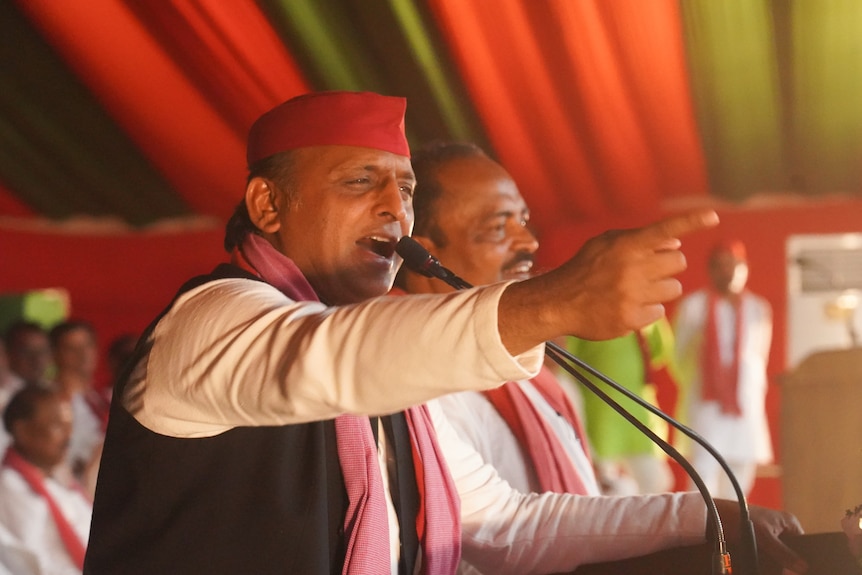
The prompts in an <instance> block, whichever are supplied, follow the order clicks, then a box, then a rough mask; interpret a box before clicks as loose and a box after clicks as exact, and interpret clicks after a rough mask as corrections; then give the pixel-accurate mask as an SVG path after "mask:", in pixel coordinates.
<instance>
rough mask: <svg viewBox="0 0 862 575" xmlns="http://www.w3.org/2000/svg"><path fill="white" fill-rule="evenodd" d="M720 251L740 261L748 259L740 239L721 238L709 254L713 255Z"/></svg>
mask: <svg viewBox="0 0 862 575" xmlns="http://www.w3.org/2000/svg"><path fill="white" fill-rule="evenodd" d="M722 253H727V254H730V255H732V256H733V257H734V259H736V260H739V261H741V262H745V261H748V253H747V252H746V250H745V244H744V243H742V241H741V240H723V241H720V242H718V243H717V244H715V245H714V246H713V248H712V252H711V253H710V256H711V257H714V256H716V255H718V254H722Z"/></svg>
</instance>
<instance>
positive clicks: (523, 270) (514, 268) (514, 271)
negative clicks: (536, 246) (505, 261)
mask: <svg viewBox="0 0 862 575" xmlns="http://www.w3.org/2000/svg"><path fill="white" fill-rule="evenodd" d="M532 269H533V261H532V260H526V259H524V260H520V261H518V262H516V263H514V264H512V265H509V266H506V268H505V269H504V270H503V273H504V274H505V275H507V276H512V277H518V276H528V275H530V270H532Z"/></svg>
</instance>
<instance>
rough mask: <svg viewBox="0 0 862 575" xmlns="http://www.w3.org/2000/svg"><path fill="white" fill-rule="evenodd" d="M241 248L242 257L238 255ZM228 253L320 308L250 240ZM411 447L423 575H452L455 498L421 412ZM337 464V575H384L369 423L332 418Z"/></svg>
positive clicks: (271, 254)
mask: <svg viewBox="0 0 862 575" xmlns="http://www.w3.org/2000/svg"><path fill="white" fill-rule="evenodd" d="M240 249H241V251H240ZM240 249H234V251H233V253H232V254H231V257H232V262H233V263H234V265H237V266H239V267H240V268H242V269H244V270H246V271H248V272H250V273H252V274H254V275H256V276H258V277H260V278H261V279H263V280H264V281H266V282H267V283H268V284H270V285H272V286H273V287H275V288H277V289H278V290H279V291H281V292H282V293H283V294H285V295H286V296H288V297H290V298H291V299H293V300H294V301H319V300H318V297H317V294H316V293H315V292H314V289H313V288H312V287H311V285H310V284H309V283H308V280H306V279H305V277H304V276H303V275H302V272H301V271H300V270H299V268H298V267H296V264H294V263H293V261H292V260H290V259H289V258H287V257H285V256H284V255H282V254H281V253H280V252H278V251H277V250H276V249H275V248H273V247H272V246H271V245H270V243H269V242H267V241H266V240H264V239H263V238H261V237H260V236H257V235H255V234H249V235H247V236H246V237H245V239H244V240H243V243H242V246H241V248H240ZM405 413H406V419H407V425H408V427H409V429H410V437H411V440H412V441H411V443H412V445H413V460H414V464H415V468H416V475H417V477H416V482H417V485H418V488H419V497H420V509H419V513H418V515H417V517H416V530H417V533H418V535H419V540H420V542H421V545H422V571H421V573H422V574H423V575H443V574H450V573H454V572H455V569H456V568H457V565H458V561H459V560H460V558H461V523H460V499H459V498H458V493H457V491H456V489H455V484H454V482H453V481H452V477H451V476H450V475H449V470H448V468H447V467H446V463H445V461H444V459H443V456H442V454H441V452H440V448H439V446H438V445H437V439H436V435H435V433H434V428H433V425H432V423H431V417H430V415H429V414H428V410H427V408H426V407H425V406H424V405H422V406H418V407H411V408H410V409H408V410H407V411H406V412H405ZM335 434H336V442H337V444H338V459H339V462H340V464H341V472H342V474H343V475H344V483H345V486H346V488H347V496H348V500H349V505H348V509H347V514H346V516H345V520H344V532H345V533H346V534H347V537H348V541H347V551H346V554H345V558H344V567H343V569H342V573H343V574H348V573H352V574H359V575H364V574H366V573H389V572H390V570H391V567H390V565H391V561H390V550H389V536H388V533H389V522H388V516H387V510H386V499H385V494H384V491H383V477H382V475H381V472H380V466H379V464H378V459H377V446H376V443H375V441H374V436H373V434H372V432H371V426H370V425H369V422H368V418H367V417H360V416H354V415H341V416H339V417H337V418H336V419H335Z"/></svg>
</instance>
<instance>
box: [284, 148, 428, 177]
mask: <svg viewBox="0 0 862 575" xmlns="http://www.w3.org/2000/svg"><path fill="white" fill-rule="evenodd" d="M293 153H294V154H295V158H296V161H298V162H299V163H300V164H306V165H315V166H318V167H320V168H322V169H323V170H325V171H327V172H339V171H348V170H357V169H359V170H380V169H396V170H398V171H399V174H401V173H403V174H404V175H407V176H409V177H410V178H413V177H414V176H413V168H412V166H411V165H410V158H408V157H407V156H402V155H400V154H394V153H392V152H386V151H383V150H376V149H374V148H364V147H360V146H340V145H332V146H309V147H306V148H299V149H297V150H294V152H293Z"/></svg>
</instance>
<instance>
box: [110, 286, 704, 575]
mask: <svg viewBox="0 0 862 575" xmlns="http://www.w3.org/2000/svg"><path fill="white" fill-rule="evenodd" d="M504 287H505V284H498V285H494V286H489V287H485V288H475V289H472V290H467V291H463V292H457V293H453V294H447V295H418V296H402V297H397V298H393V297H382V298H377V299H373V300H369V301H367V302H363V303H361V304H357V305H351V306H343V307H339V308H327V307H325V306H324V305H323V304H319V303H313V302H293V301H291V300H289V299H288V298H287V297H285V296H284V295H283V294H282V293H281V292H279V291H278V290H276V289H275V288H273V287H271V286H268V285H266V284H264V283H262V282H256V281H250V280H245V279H227V280H219V281H215V282H211V283H208V284H206V285H204V286H201V287H199V288H196V289H194V290H191V291H189V292H187V293H185V294H183V295H182V296H181V297H180V298H179V299H178V300H177V301H176V303H175V305H174V306H173V308H172V309H171V311H170V312H169V313H168V314H167V315H166V316H165V317H164V318H163V319H162V320H161V321H160V322H159V324H158V326H157V327H156V329H155V332H154V343H153V347H152V350H151V352H150V354H149V356H148V358H147V361H146V362H144V363H145V365H143V366H141V367H143V368H145V369H141V370H140V375H141V379H139V380H137V381H133V382H130V385H129V386H128V388H127V390H126V392H127V397H128V396H131V397H135V396H136V395H137V392H139V391H140V392H141V393H142V394H141V395H140V396H138V399H139V401H136V402H135V404H134V405H130V406H128V407H129V409H130V411H131V413H132V414H133V415H134V417H135V418H136V419H137V420H138V421H139V422H141V423H142V424H143V425H145V426H146V427H148V428H149V429H151V430H153V431H155V432H158V433H162V434H165V435H170V436H174V437H206V436H212V435H215V434H217V433H220V432H223V431H225V430H227V429H230V428H233V427H237V426H244V425H285V424H290V423H301V422H306V421H313V420H323V419H329V418H333V417H336V416H338V415H340V414H342V413H354V414H370V415H374V414H383V413H391V412H395V411H399V410H402V409H404V408H406V407H408V406H411V405H415V404H419V403H422V402H426V401H428V400H430V399H433V398H435V397H438V396H440V395H443V394H446V393H451V392H455V391H464V390H481V389H488V388H492V387H496V386H498V385H500V384H502V383H503V382H505V381H517V380H521V379H529V378H530V377H533V376H535V375H536V374H537V373H538V371H539V368H540V367H541V363H542V359H543V353H542V351H543V350H542V347H541V346H539V347H537V348H534V349H533V350H530V351H529V352H527V353H525V354H522V355H520V356H517V357H513V356H511V355H510V354H509V353H508V352H507V351H506V349H505V347H504V346H503V344H502V341H501V340H500V336H499V333H498V331H497V327H496V326H497V307H498V301H499V298H500V295H501V294H502V292H503V289H504ZM429 409H430V410H431V414H432V417H433V419H434V426H435V429H436V431H437V434H438V440H439V441H440V445H441V448H442V450H443V452H444V454H445V456H446V459H447V462H448V464H449V467H450V471H451V473H452V476H453V478H454V480H455V482H456V485H457V488H458V493H459V495H460V496H461V509H462V523H463V541H464V557H465V558H466V559H468V560H469V561H470V562H471V563H473V564H475V565H477V566H479V567H480V568H481V569H482V570H483V571H484V572H487V573H498V574H502V573H532V572H545V573H553V572H564V571H570V570H573V569H574V568H575V567H576V566H577V565H579V564H582V563H587V562H595V561H604V560H611V559H618V558H622V557H627V556H634V555H640V554H645V553H649V552H651V551H655V550H658V549H662V548H667V547H672V546H677V545H685V544H693V543H697V542H700V541H702V540H703V537H704V529H705V524H706V523H705V522H706V513H705V509H704V505H703V503H702V501H701V499H700V496H699V495H697V494H693V493H688V494H667V495H659V496H649V497H639V498H627V499H617V498H608V497H578V496H572V495H558V494H542V495H537V494H530V495H524V494H521V493H518V492H517V491H515V490H514V489H512V488H511V487H510V486H509V485H508V484H507V483H506V482H505V481H504V480H502V479H501V478H500V477H499V475H498V474H497V473H496V471H495V470H494V469H493V468H492V467H491V466H489V465H487V464H485V463H484V461H483V460H482V457H481V456H480V455H479V454H478V453H477V452H476V451H475V450H474V449H473V448H471V447H470V446H469V445H468V444H466V443H465V442H463V441H462V440H461V439H459V437H458V436H457V434H456V432H455V431H454V429H452V427H451V426H450V425H449V423H448V421H447V420H446V419H445V416H443V415H442V413H441V411H440V409H439V406H438V405H436V404H435V403H433V402H432V403H431V404H429ZM634 518H636V519H634Z"/></svg>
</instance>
